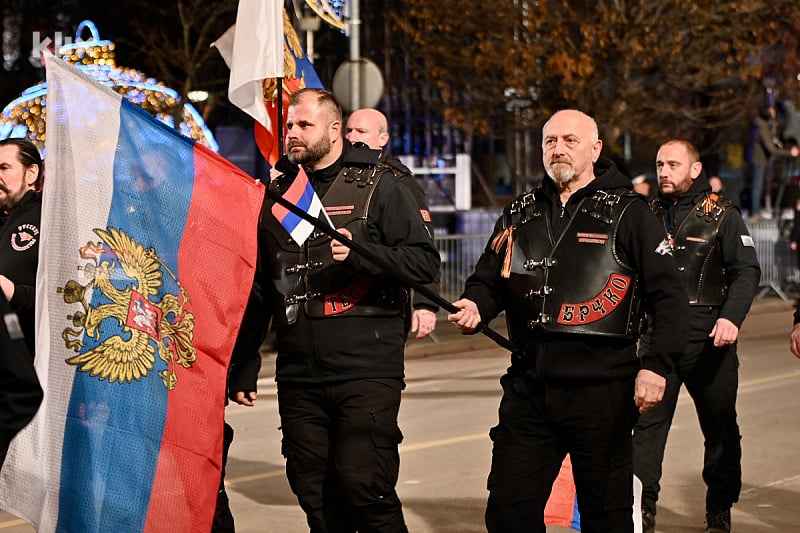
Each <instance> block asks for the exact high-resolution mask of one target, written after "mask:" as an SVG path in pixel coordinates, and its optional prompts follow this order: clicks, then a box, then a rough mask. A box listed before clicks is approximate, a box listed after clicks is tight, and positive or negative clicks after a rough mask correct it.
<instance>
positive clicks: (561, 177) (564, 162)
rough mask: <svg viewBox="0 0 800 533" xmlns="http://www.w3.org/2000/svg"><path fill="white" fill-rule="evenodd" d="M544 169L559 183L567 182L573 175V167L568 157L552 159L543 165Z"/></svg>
mask: <svg viewBox="0 0 800 533" xmlns="http://www.w3.org/2000/svg"><path fill="white" fill-rule="evenodd" d="M545 170H546V171H547V175H548V176H550V177H551V178H553V181H555V182H556V183H558V184H559V185H564V184H565V183H569V182H570V181H572V178H574V177H575V167H574V166H573V165H572V161H570V160H569V159H563V158H562V159H553V160H551V161H550V163H549V164H548V165H546V166H545Z"/></svg>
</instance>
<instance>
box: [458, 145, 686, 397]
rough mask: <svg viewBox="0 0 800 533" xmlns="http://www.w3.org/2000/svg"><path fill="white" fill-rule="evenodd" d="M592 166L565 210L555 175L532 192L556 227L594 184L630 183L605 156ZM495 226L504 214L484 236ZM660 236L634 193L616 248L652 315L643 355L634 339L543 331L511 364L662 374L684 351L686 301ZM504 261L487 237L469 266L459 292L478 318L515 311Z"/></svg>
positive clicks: (565, 372) (572, 377)
mask: <svg viewBox="0 0 800 533" xmlns="http://www.w3.org/2000/svg"><path fill="white" fill-rule="evenodd" d="M594 173H595V176H596V179H594V180H592V181H591V182H589V183H588V184H587V185H586V186H585V187H583V188H581V189H579V190H577V191H575V193H573V194H572V196H571V197H570V199H569V201H568V202H567V204H566V205H564V206H563V216H562V205H561V201H560V197H559V194H558V190H557V188H556V185H555V183H554V182H553V180H552V179H550V178H549V177H546V178H545V179H544V182H543V183H542V187H541V190H540V192H537V194H536V199H537V201H542V202H543V203H544V204H549V208H550V213H551V216H552V219H553V222H554V224H553V225H552V227H553V228H555V230H554V231H556V232H560V231H563V228H564V227H566V221H567V220H568V219H569V217H570V216H571V215H572V214H573V213H574V212H575V209H576V208H577V206H578V204H579V203H580V202H581V200H582V199H584V198H586V197H588V196H591V195H592V194H594V193H595V192H596V191H598V190H607V191H609V190H613V189H619V188H623V187H624V188H627V189H630V188H631V180H630V179H629V178H628V177H627V176H625V175H624V174H622V173H621V172H620V171H619V170H617V167H616V166H615V165H614V163H613V162H611V161H610V160H607V159H603V158H600V159H599V160H598V161H597V163H595V166H594ZM501 228H502V218H501V219H500V220H498V222H497V224H496V225H495V230H494V233H493V234H492V236H491V237H490V239H489V243H491V242H492V240H493V239H494V236H495V235H496V234H497V233H498V232H499V231H500V229H501ZM664 239H665V234H664V230H663V229H662V228H661V225H660V224H659V222H658V220H657V219H656V217H655V215H653V213H652V212H651V211H650V209H649V206H648V205H647V203H646V202H645V201H644V200H643V199H642V200H641V201H640V200H636V201H635V202H634V203H633V204H632V205H631V206H630V207H629V208H628V209H627V210H626V211H625V213H624V215H623V217H622V219H621V222H620V225H619V233H618V239H617V253H618V254H619V255H620V259H621V260H622V261H623V262H625V263H627V264H629V265H631V266H632V267H633V268H634V269H635V270H636V272H637V273H638V276H639V281H640V283H641V286H642V290H643V295H644V299H645V305H646V308H647V310H648V312H649V313H652V314H653V316H654V317H655V320H654V323H655V326H654V330H653V341H652V348H651V350H650V351H649V352H648V354H647V355H646V356H645V357H643V359H642V360H641V361H640V360H639V359H638V358H637V356H636V343H635V342H634V341H632V340H627V339H612V338H607V337H601V336H596V335H579V334H563V333H562V334H557V333H546V334H543V335H541V336H538V337H537V338H536V340H534V341H531V342H530V343H528V344H527V345H526V346H524V352H525V353H526V356H525V357H524V358H517V357H515V358H512V368H511V370H512V371H515V370H517V371H522V372H527V373H528V374H529V375H532V376H534V377H535V378H537V379H541V380H544V381H546V382H564V381H570V382H575V381H581V382H602V381H611V380H619V379H630V378H632V377H634V376H635V375H636V373H637V372H638V371H639V369H640V368H646V369H648V370H652V371H653V372H656V373H657V374H660V375H662V376H664V375H666V374H667V373H668V371H669V370H670V369H671V367H672V358H673V357H676V356H677V355H679V354H680V353H682V352H683V349H684V347H685V339H686V336H687V335H686V332H687V328H688V324H687V316H688V303H687V298H686V292H685V291H684V289H683V286H682V285H681V282H680V278H679V277H678V272H677V269H676V266H675V262H674V260H673V258H672V257H671V256H669V255H666V256H665V255H661V254H659V253H656V249H657V248H658V247H659V244H662V242H663V241H664ZM503 252H504V251H503V250H501V253H503ZM502 261H503V257H502V256H501V255H499V254H497V253H495V252H494V251H493V250H492V249H491V247H490V246H489V245H487V247H486V249H485V251H484V253H483V255H482V256H481V258H480V259H479V260H478V263H477V265H476V267H475V273H474V274H473V275H472V276H470V278H469V279H468V280H467V282H466V287H465V289H464V294H463V296H462V297H463V298H468V299H470V300H472V301H473V302H475V303H476V304H477V306H478V310H479V311H480V314H481V318H482V320H484V321H489V320H490V319H492V318H494V317H495V316H497V314H498V313H500V312H501V311H504V310H505V311H506V312H512V313H513V312H514V310H513V309H506V302H504V301H502V300H501V298H502V296H501V295H502V293H503V291H502V290H501V287H500V284H502V283H505V279H504V278H501V277H500V275H499V272H500V268H501V266H502ZM520 348H523V347H520ZM522 351H523V350H520V352H522Z"/></svg>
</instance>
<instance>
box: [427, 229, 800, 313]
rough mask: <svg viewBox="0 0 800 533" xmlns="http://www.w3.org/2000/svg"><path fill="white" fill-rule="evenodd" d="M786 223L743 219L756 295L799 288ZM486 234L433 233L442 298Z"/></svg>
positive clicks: (458, 287) (460, 279) (453, 289)
mask: <svg viewBox="0 0 800 533" xmlns="http://www.w3.org/2000/svg"><path fill="white" fill-rule="evenodd" d="M790 223H791V221H779V220H753V221H751V220H746V221H745V225H746V226H747V229H748V231H749V232H750V235H751V236H752V237H753V242H754V243H755V246H756V254H757V256H758V261H759V264H760V265H761V284H760V291H759V294H758V296H757V297H758V298H761V297H764V296H766V295H767V294H769V293H774V294H776V295H777V296H779V297H780V298H782V299H784V300H788V296H787V294H786V293H787V291H789V290H792V291H797V290H799V289H800V271H798V265H797V256H796V254H795V252H794V251H793V250H791V249H790V248H789V240H788V230H789V225H788V224H790ZM489 237H490V233H476V234H458V235H436V236H435V239H434V240H435V242H436V247H437V248H438V249H439V254H440V255H441V258H442V269H441V281H440V285H439V290H440V294H441V295H442V297H443V298H445V299H446V300H448V301H451V302H452V301H455V300H457V299H458V297H459V296H460V295H461V292H462V291H463V290H464V282H465V281H466V279H467V278H468V277H469V276H470V274H472V272H473V270H474V268H475V263H476V262H477V261H478V258H479V257H480V255H481V253H482V252H483V250H484V248H485V247H486V244H487V242H488V240H489Z"/></svg>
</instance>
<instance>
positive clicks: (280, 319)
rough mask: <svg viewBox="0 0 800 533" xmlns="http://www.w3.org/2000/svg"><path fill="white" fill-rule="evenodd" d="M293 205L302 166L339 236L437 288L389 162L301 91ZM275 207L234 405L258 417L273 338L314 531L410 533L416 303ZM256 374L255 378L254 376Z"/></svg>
mask: <svg viewBox="0 0 800 533" xmlns="http://www.w3.org/2000/svg"><path fill="white" fill-rule="evenodd" d="M286 132H287V133H286V153H287V157H286V158H285V159H284V160H282V161H279V162H278V164H277V165H276V167H277V168H278V169H280V170H281V171H282V172H283V173H284V174H283V175H282V176H280V177H277V178H274V179H273V181H272V183H271V184H270V188H271V189H272V190H274V191H276V192H277V193H283V192H285V191H286V190H287V188H288V187H289V186H290V185H291V184H292V182H293V181H294V180H295V179H299V178H296V177H295V175H296V174H297V173H298V171H299V170H300V168H299V167H298V165H301V166H302V169H303V170H304V171H305V172H306V174H307V175H308V179H309V182H310V183H311V185H312V186H313V188H314V190H315V191H316V193H317V194H318V195H319V197H320V199H321V200H322V204H323V205H324V207H325V210H326V212H327V215H328V217H330V219H331V221H332V222H333V224H334V226H335V227H336V228H337V229H339V231H341V233H342V234H343V235H344V236H345V237H348V238H351V239H352V240H353V241H355V242H358V243H359V244H361V245H362V246H363V247H364V248H367V249H369V251H371V252H372V253H373V254H375V255H376V256H378V257H380V258H381V259H383V261H384V262H385V263H387V264H391V265H394V266H395V267H396V269H397V271H399V272H401V273H402V274H404V275H405V276H406V277H407V278H408V279H411V280H413V281H415V282H418V283H430V282H431V281H432V280H433V278H434V276H435V275H436V272H437V270H438V268H439V253H438V251H437V250H436V248H435V246H434V244H433V240H432V239H431V237H430V235H429V234H428V232H427V231H426V229H425V226H424V225H423V222H422V219H421V218H420V215H419V210H418V209H417V207H416V206H415V204H414V201H413V199H412V198H411V196H410V194H409V193H408V192H407V191H406V190H405V189H404V188H403V187H402V186H401V185H400V184H398V183H397V181H396V180H395V179H394V177H393V175H392V173H391V171H390V170H389V169H388V168H387V167H385V166H383V165H381V164H380V163H379V162H378V155H379V152H378V151H377V150H371V149H369V148H367V147H363V148H358V149H355V148H352V147H351V146H350V144H349V142H347V141H346V140H344V139H343V138H342V114H341V109H340V108H339V105H338V104H337V103H336V101H335V99H334V98H333V95H332V94H331V93H330V92H328V91H324V90H321V89H304V90H301V91H298V92H297V93H295V94H294V95H293V96H292V99H291V101H290V105H289V109H288V112H287V122H286ZM273 205H274V202H273V201H272V200H270V199H269V198H267V199H265V201H264V207H263V210H262V213H261V219H260V223H259V228H258V232H259V253H260V265H259V270H258V272H257V273H256V279H255V283H254V287H253V293H252V294H251V300H250V304H249V305H248V309H247V311H246V312H245V317H244V321H243V323H242V327H241V332H240V335H239V339H238V341H237V345H236V347H235V348H234V353H233V362H232V368H231V373H230V377H229V389H230V391H231V395H232V398H233V399H234V400H235V401H237V402H238V403H240V404H243V405H252V404H253V401H254V400H255V398H256V394H255V384H256V380H257V371H258V364H257V361H258V360H259V355H258V346H259V345H260V341H261V339H263V333H264V331H265V330H266V326H267V324H268V322H269V320H270V319H271V320H272V321H273V325H274V328H275V332H276V345H277V352H278V355H277V360H276V369H275V379H276V381H277V384H278V408H279V412H280V417H281V431H282V432H283V445H282V450H283V454H284V456H285V457H286V475H287V477H288V479H289V484H290V486H291V488H292V491H293V492H294V493H295V495H296V496H297V498H298V501H299V503H300V506H301V507H302V508H303V510H304V511H305V513H306V517H307V520H308V525H309V528H310V529H311V531H320V532H322V531H337V532H354V531H375V532H386V533H390V532H391V533H395V532H402V531H406V526H405V521H404V518H403V512H402V508H401V504H400V500H399V498H398V496H397V493H396V491H395V484H396V482H397V476H398V471H399V462H400V459H399V453H398V444H399V443H400V441H401V440H402V433H401V432H400V429H399V427H398V424H397V415H398V410H399V407H400V392H401V390H402V389H403V387H404V383H403V350H404V346H405V337H406V326H405V321H406V316H405V314H406V313H405V311H406V309H407V306H408V291H407V289H406V288H405V287H403V286H402V285H400V284H399V283H398V282H396V281H394V280H393V279H392V278H391V276H390V275H389V274H388V273H386V272H383V271H381V270H380V269H379V268H378V267H377V266H375V265H373V264H372V263H370V262H369V261H368V260H367V259H365V258H363V257H361V256H359V255H357V254H356V253H354V252H351V251H350V249H349V248H348V247H347V246H345V245H344V244H342V243H340V242H337V241H333V242H332V241H331V239H330V238H329V237H327V236H325V235H324V234H317V233H313V234H312V235H311V236H310V237H309V238H308V239H307V240H306V241H305V242H303V243H302V244H298V243H297V242H295V241H294V240H292V239H291V238H290V236H289V233H288V232H287V230H286V229H284V227H283V226H282V225H281V224H280V223H279V222H278V221H277V220H276V217H275V216H273V213H272V207H273ZM254 371H255V372H254Z"/></svg>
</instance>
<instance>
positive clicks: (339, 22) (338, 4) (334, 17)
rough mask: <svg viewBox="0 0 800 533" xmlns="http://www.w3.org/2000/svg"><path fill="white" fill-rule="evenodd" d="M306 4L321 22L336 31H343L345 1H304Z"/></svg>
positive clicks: (345, 24)
mask: <svg viewBox="0 0 800 533" xmlns="http://www.w3.org/2000/svg"><path fill="white" fill-rule="evenodd" d="M306 4H307V5H308V7H310V8H311V10H312V11H313V12H314V13H316V14H317V16H318V17H319V18H321V19H322V20H324V21H325V22H327V23H328V24H330V25H331V26H333V27H334V28H336V29H338V30H341V31H344V30H345V27H346V26H347V22H346V21H345V18H346V17H345V13H346V9H347V0H306Z"/></svg>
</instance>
